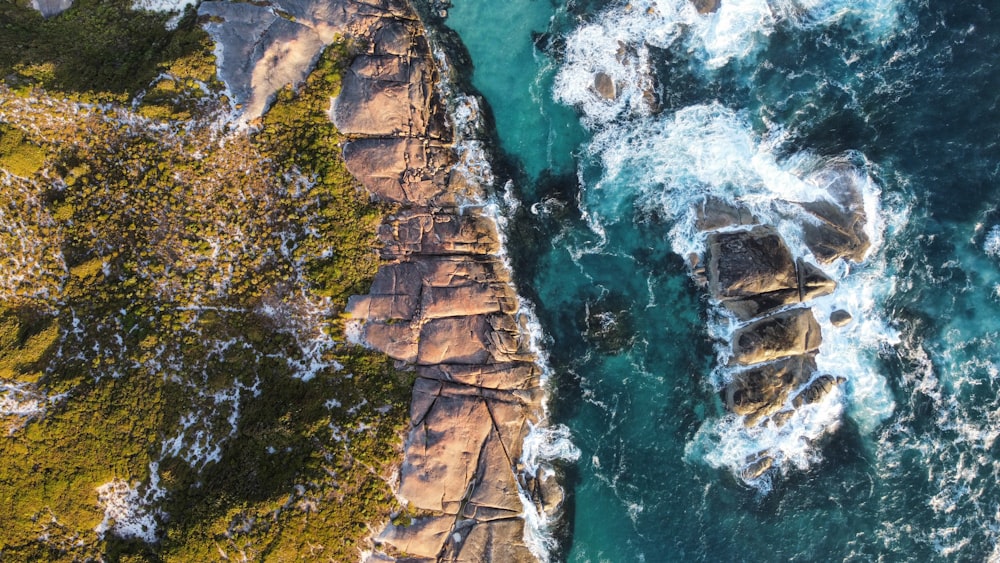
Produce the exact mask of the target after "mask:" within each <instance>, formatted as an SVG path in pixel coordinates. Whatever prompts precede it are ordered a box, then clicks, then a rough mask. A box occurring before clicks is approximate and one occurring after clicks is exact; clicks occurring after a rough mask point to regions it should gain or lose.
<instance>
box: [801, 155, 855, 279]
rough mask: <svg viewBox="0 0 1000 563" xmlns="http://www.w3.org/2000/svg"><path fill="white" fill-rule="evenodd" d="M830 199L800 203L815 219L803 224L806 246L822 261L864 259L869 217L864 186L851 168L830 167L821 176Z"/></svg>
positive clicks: (820, 178) (820, 180)
mask: <svg viewBox="0 0 1000 563" xmlns="http://www.w3.org/2000/svg"><path fill="white" fill-rule="evenodd" d="M816 181H817V182H819V183H820V184H821V185H823V186H824V187H825V188H826V190H827V192H828V193H829V194H830V197H831V200H817V201H812V202H807V203H800V204H799V205H801V206H802V208H803V209H805V210H806V211H808V212H809V214H811V215H812V216H813V218H814V219H815V220H814V221H809V222H805V223H804V224H803V225H802V229H803V233H804V235H805V243H806V246H808V247H809V250H811V251H812V253H813V254H814V255H815V256H816V259H818V260H819V261H820V262H832V261H834V260H836V259H837V258H843V259H845V260H850V261H852V262H861V261H862V260H864V257H865V253H866V252H867V251H868V247H869V246H870V241H869V240H868V235H866V234H865V231H864V228H865V222H866V221H867V217H866V215H865V209H864V199H863V198H862V193H861V187H860V186H858V185H857V178H856V174H855V172H854V170H853V169H852V168H850V167H847V166H843V167H835V168H831V169H830V170H827V171H825V172H823V173H822V174H820V175H818V176H817V178H816Z"/></svg>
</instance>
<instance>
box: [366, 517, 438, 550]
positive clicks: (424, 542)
mask: <svg viewBox="0 0 1000 563" xmlns="http://www.w3.org/2000/svg"><path fill="white" fill-rule="evenodd" d="M454 525H455V517H454V516H430V517H424V518H415V519H414V520H413V522H412V523H411V524H410V525H409V526H395V525H393V524H389V525H388V526H386V528H385V529H384V530H382V533H381V534H379V536H378V541H379V542H381V543H386V544H389V545H391V546H393V547H395V548H396V549H398V550H399V551H401V552H404V553H407V554H408V555H410V556H414V557H423V558H427V559H430V560H436V559H437V556H438V554H439V553H441V548H442V547H443V546H444V542H445V541H446V540H447V539H448V537H449V535H450V534H451V530H452V527H453V526H454Z"/></svg>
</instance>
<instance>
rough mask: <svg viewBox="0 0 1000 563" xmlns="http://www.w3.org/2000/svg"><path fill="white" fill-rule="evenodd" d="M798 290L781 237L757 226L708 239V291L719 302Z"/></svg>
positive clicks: (793, 271)
mask: <svg viewBox="0 0 1000 563" xmlns="http://www.w3.org/2000/svg"><path fill="white" fill-rule="evenodd" d="M797 286H798V279H797V276H796V273H795V261H794V260H793V259H792V253H791V252H789V250H788V246H787V245H786V244H785V241H784V240H782V239H781V236H780V235H779V234H778V233H777V231H775V230H774V229H773V228H771V227H767V226H763V225H759V226H756V227H753V228H752V229H750V230H748V231H736V232H714V233H711V234H709V235H708V289H709V292H711V294H712V297H714V298H716V299H719V300H723V301H725V300H731V299H739V298H742V297H755V296H758V295H760V294H768V293H774V292H780V291H785V290H790V289H794V288H796V287H797Z"/></svg>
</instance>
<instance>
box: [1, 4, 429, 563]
mask: <svg viewBox="0 0 1000 563" xmlns="http://www.w3.org/2000/svg"><path fill="white" fill-rule="evenodd" d="M164 20H165V18H164V17H163V16H160V15H155V14H146V13H136V12H133V11H131V10H130V9H127V2H120V1H117V0H113V1H108V0H104V1H100V0H77V2H76V5H75V6H74V7H73V8H72V9H71V10H69V11H68V12H66V13H64V14H63V15H61V16H58V17H56V18H52V19H50V20H42V19H41V18H40V17H38V16H37V15H34V14H33V13H32V12H30V11H29V10H27V9H26V8H24V7H23V6H18V5H15V4H4V5H2V6H0V22H5V23H3V24H0V26H5V27H3V29H2V30H0V77H6V78H3V81H4V84H0V116H2V117H0V169H2V170H0V176H3V177H5V178H6V180H5V181H3V182H0V192H9V193H0V198H4V199H7V198H8V196H10V197H13V196H14V190H18V191H19V193H21V194H22V195H21V196H18V197H22V199H23V200H25V201H27V200H29V199H30V200H32V201H37V202H40V203H39V204H38V205H39V206H40V207H41V209H40V210H39V212H38V213H35V214H33V215H32V216H31V219H30V220H31V221H34V222H35V223H37V226H38V228H37V229H34V230H33V231H32V232H35V233H38V235H37V236H38V237H40V238H42V239H44V242H45V243H46V245H48V246H47V247H51V248H54V249H57V250H58V253H59V256H60V259H61V262H59V261H57V262H58V264H55V263H53V264H55V265H51V266H50V269H51V270H52V272H50V273H51V276H52V279H54V280H57V283H53V286H52V290H51V291H49V292H45V293H44V294H37V292H36V293H32V292H30V291H20V292H18V291H11V292H8V293H7V294H5V295H0V384H2V385H7V386H8V387H11V386H18V387H17V388H18V389H23V390H24V391H25V393H30V396H31V397H38V398H40V400H39V407H40V408H39V409H38V411H37V412H34V413H21V414H12V413H8V414H7V415H6V416H0V418H2V420H3V422H4V423H5V428H7V429H8V431H9V432H8V435H6V436H4V437H2V438H0V514H3V515H5V517H4V518H3V529H2V530H0V559H2V560H6V559H8V558H9V559H11V560H45V559H49V560H77V559H88V558H103V559H106V560H174V561H202V560H215V559H218V558H220V557H222V556H223V554H225V556H226V557H230V558H234V557H238V558H247V559H252V560H261V559H268V560H282V561H283V560H291V559H302V558H305V559H322V560H334V561H348V560H354V559H356V558H357V557H358V555H359V547H360V546H361V544H362V541H363V538H364V537H365V535H367V533H368V528H367V525H368V524H370V523H374V522H377V521H379V520H383V519H385V518H387V517H388V514H389V512H390V511H391V510H393V508H394V501H393V498H392V495H391V492H390V491H389V487H388V485H387V484H386V482H385V480H384V478H385V476H386V475H387V474H388V472H389V471H390V470H391V467H392V466H393V465H394V464H395V463H396V462H397V461H398V456H399V449H400V448H399V437H400V432H401V430H402V428H403V426H404V424H405V417H406V413H407V409H408V403H409V392H410V386H411V385H412V379H411V378H410V376H409V375H408V374H406V373H401V372H397V371H396V370H395V369H394V367H393V365H392V362H391V361H390V360H388V359H387V358H385V357H384V356H381V355H378V354H374V353H372V352H369V351H366V350H362V349H358V348H356V347H353V346H349V345H347V344H345V343H344V342H343V340H344V339H343V335H342V334H340V331H341V327H340V325H339V322H338V318H339V317H338V314H339V312H340V311H342V310H343V307H344V305H345V303H346V299H347V297H348V296H349V295H351V294H353V293H358V292H363V291H365V290H366V289H367V285H368V284H369V283H370V279H371V276H373V275H374V272H375V269H376V268H377V266H378V261H377V258H376V253H375V252H374V245H375V238H374V234H375V230H376V226H377V224H378V222H379V221H380V219H381V217H382V216H383V214H384V213H385V212H386V211H387V210H386V209H384V208H381V207H379V206H378V205H376V204H374V203H372V202H371V201H370V200H369V198H368V197H367V195H366V194H365V193H364V192H363V191H362V190H360V189H359V187H358V185H357V183H356V182H355V181H354V180H353V179H352V178H351V177H350V175H349V174H348V173H347V171H346V169H345V168H344V165H343V161H342V159H341V158H340V154H339V145H338V143H339V142H340V140H341V138H340V136H339V134H338V132H337V131H336V129H335V128H334V127H333V125H332V124H331V123H329V120H328V119H327V116H326V110H327V109H328V107H329V100H330V97H331V96H332V95H335V94H336V92H337V89H338V88H339V84H340V72H342V70H343V68H344V65H345V61H346V60H347V59H348V58H349V56H350V47H349V45H346V44H337V45H335V46H333V47H331V48H329V49H328V50H327V51H326V53H324V55H323V57H322V58H321V60H320V62H319V64H318V66H317V68H316V70H315V71H314V72H313V73H312V75H311V76H310V77H309V79H308V81H307V83H306V84H304V85H302V86H301V87H300V88H298V89H293V88H290V87H289V88H286V89H285V90H283V91H282V92H281V93H280V94H279V96H278V100H277V101H276V102H275V105H274V106H273V108H272V110H271V111H270V112H269V113H268V114H266V115H265V117H264V118H263V120H262V122H261V123H260V124H259V128H258V129H257V130H256V131H253V132H250V133H246V132H242V133H234V132H227V131H220V130H219V129H217V128H216V127H215V126H213V125H212V123H213V122H214V121H215V120H213V119H212V115H213V112H218V111H223V110H224V108H225V107H226V106H227V101H226V100H225V99H224V98H222V96H221V93H220V92H221V89H220V88H219V87H218V86H219V85H218V83H217V82H216V81H215V79H214V76H213V71H214V64H213V60H212V54H211V49H210V45H209V43H208V40H207V38H206V37H205V36H204V34H203V33H201V32H200V30H199V29H198V28H197V26H196V25H195V21H194V16H193V14H190V13H189V14H188V16H187V17H186V18H185V19H184V20H182V22H181V24H180V26H179V27H178V28H177V29H176V30H174V31H168V30H165V29H164V28H163V22H164ZM158 30H159V31H158ZM74 41H75V42H76V46H75V47H73V46H72V42H74ZM154 79H155V80H154ZM29 95H30V96H32V97H33V100H41V103H38V102H36V101H33V102H32V103H26V104H21V105H17V104H14V103H7V104H5V103H4V101H3V97H8V102H10V101H11V100H14V99H15V98H16V97H23V96H29ZM94 101H100V102H101V105H99V106H95V105H92V104H91V103H92V102H94ZM133 101H134V102H135V105H134V106H133ZM5 107H6V108H7V110H6V113H4V108H5ZM12 107H18V108H21V109H20V110H19V111H16V112H13V111H10V108H12ZM7 173H9V174H13V175H14V176H8V175H6V174H7ZM15 177H16V178H15ZM26 186H27V187H26ZM25 190H28V191H29V192H30V191H31V190H34V192H33V193H29V196H30V197H26V196H23V193H24V192H25ZM32 198H33V199H32ZM11 201H14V200H13V199H12V200H11ZM17 201H21V200H17ZM3 217H4V216H0V234H2V233H3V232H4V228H3V227H4V225H5V224H4V221H5V220H6V219H4V218H3ZM22 220H27V219H24V217H22ZM30 226H32V225H29V227H30ZM22 227H23V226H22ZM42 227H44V228H42ZM7 231H8V232H14V230H13V229H7ZM9 246H10V245H9ZM34 246H36V247H37V245H34ZM10 248H11V250H10V251H11V252H15V251H16V250H15V249H14V247H13V246H11V247H10ZM22 250H23V251H24V252H26V253H30V252H32V251H34V250H33V248H31V247H25V248H23V249H22ZM11 258H17V257H16V256H12V257H11ZM36 262H37V260H36ZM10 263H24V262H23V261H17V260H12V261H11V262H10ZM60 264H61V266H59V265H60ZM57 266H58V267H57ZM60 267H61V268H63V269H60ZM2 389H4V387H0V393H2ZM26 396H28V395H26ZM112 480H122V481H124V482H126V483H128V484H129V485H130V486H133V487H135V488H136V490H138V491H139V492H140V493H141V495H140V496H143V495H145V497H146V499H147V500H148V503H149V504H148V506H145V507H144V510H146V511H147V512H148V513H150V514H153V515H154V516H155V521H156V524H157V530H156V537H157V538H158V541H157V542H154V543H146V542H144V541H140V540H139V539H137V538H135V537H130V536H129V535H128V534H124V537H122V534H117V535H116V534H115V530H122V529H125V528H121V527H116V526H115V523H113V522H112V523H111V524H112V526H111V533H108V534H105V535H103V536H102V535H99V534H98V533H97V532H96V531H95V528H96V527H97V526H98V524H99V523H100V522H101V521H102V519H103V518H104V515H105V513H104V507H102V506H101V505H100V503H99V502H98V494H97V490H96V489H97V487H99V486H101V485H103V484H105V483H108V482H110V481H112ZM154 486H155V487H158V488H159V489H162V490H163V491H164V494H161V495H153V494H146V493H149V492H150V491H151V490H152V489H153V487H154Z"/></svg>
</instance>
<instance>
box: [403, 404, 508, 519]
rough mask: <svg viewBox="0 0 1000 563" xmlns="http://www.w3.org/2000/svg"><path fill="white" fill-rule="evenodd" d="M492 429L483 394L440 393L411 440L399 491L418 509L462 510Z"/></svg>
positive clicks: (411, 435) (451, 512) (414, 429)
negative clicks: (456, 394)
mask: <svg viewBox="0 0 1000 563" xmlns="http://www.w3.org/2000/svg"><path fill="white" fill-rule="evenodd" d="M492 430H493V425H492V423H491V421H490V415H489V411H488V410H487V409H486V404H485V402H483V400H482V399H481V398H478V397H474V396H472V397H454V396H448V395H441V396H439V397H437V399H436V400H435V401H434V403H433V405H432V406H431V408H430V410H429V411H428V412H427V414H426V415H425V416H424V417H423V419H422V422H421V423H420V424H418V425H416V426H415V427H413V429H412V430H411V431H410V434H409V436H408V438H407V442H406V457H405V459H404V461H403V465H402V467H401V468H400V485H399V493H400V495H402V496H403V498H405V499H407V500H408V501H409V502H410V504H411V506H413V507H415V508H419V509H423V510H434V511H438V512H444V513H448V514H457V513H458V511H459V509H460V507H461V505H462V503H463V501H464V500H465V499H466V498H467V494H468V493H469V492H470V491H469V483H470V482H471V481H472V478H473V476H474V475H475V474H476V471H477V468H478V463H479V459H480V457H481V452H482V447H483V444H484V442H485V441H486V438H487V436H488V435H489V434H490V432H491V431H492Z"/></svg>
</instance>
